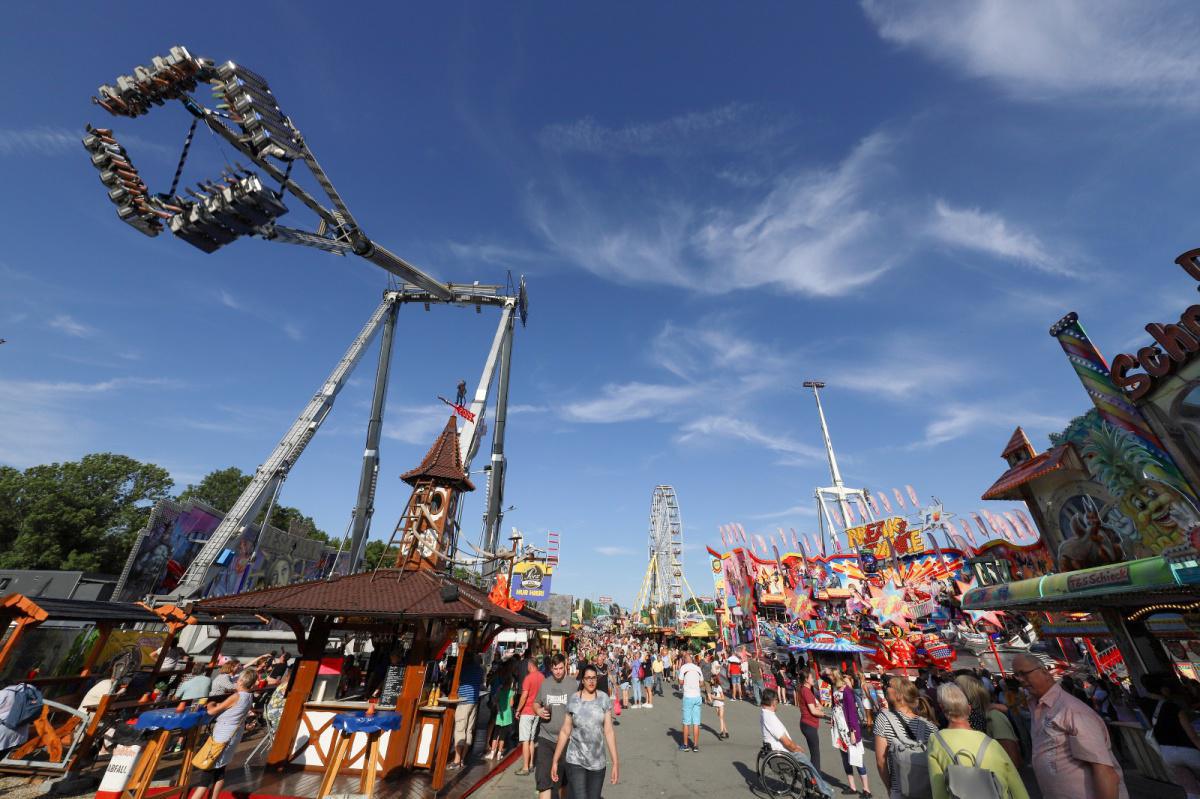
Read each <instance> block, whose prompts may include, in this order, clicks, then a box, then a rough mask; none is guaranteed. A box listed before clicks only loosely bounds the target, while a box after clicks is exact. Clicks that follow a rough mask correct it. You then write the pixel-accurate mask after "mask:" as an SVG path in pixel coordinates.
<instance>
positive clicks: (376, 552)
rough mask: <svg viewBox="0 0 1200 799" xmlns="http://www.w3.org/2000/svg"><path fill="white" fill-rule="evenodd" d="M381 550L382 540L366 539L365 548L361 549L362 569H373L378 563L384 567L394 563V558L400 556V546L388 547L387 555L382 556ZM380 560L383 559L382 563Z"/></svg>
mask: <svg viewBox="0 0 1200 799" xmlns="http://www.w3.org/2000/svg"><path fill="white" fill-rule="evenodd" d="M383 550H384V542H383V541H368V542H367V546H366V549H364V550H363V569H364V570H367V569H369V570H371V571H374V570H375V568H376V567H377V566H380V565H382V566H383V568H385V569H386V568H390V567H391V566H393V565H395V563H396V558H398V557H400V547H397V546H393V547H388V550H387V557H384V552H383ZM380 560H382V561H383V562H382V564H381V563H380Z"/></svg>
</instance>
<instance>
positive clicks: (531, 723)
mask: <svg viewBox="0 0 1200 799" xmlns="http://www.w3.org/2000/svg"><path fill="white" fill-rule="evenodd" d="M537 728H538V717H537V716H535V715H533V714H532V713H530V714H529V715H528V716H521V719H520V721H519V722H518V723H517V740H518V741H521V742H522V743H524V742H525V741H532V740H534V739H536V738H537Z"/></svg>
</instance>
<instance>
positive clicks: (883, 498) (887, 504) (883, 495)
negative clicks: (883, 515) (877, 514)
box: [879, 491, 892, 516]
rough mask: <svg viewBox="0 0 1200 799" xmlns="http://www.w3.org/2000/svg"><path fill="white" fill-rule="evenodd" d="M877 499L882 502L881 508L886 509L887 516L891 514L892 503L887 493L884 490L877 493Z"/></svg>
mask: <svg viewBox="0 0 1200 799" xmlns="http://www.w3.org/2000/svg"><path fill="white" fill-rule="evenodd" d="M879 501H880V502H882V503H883V509H884V510H886V511H887V513H888V516H891V515H892V503H891V500H889V499H888V495H887V492H886V491H883V492H881V493H880V494H879Z"/></svg>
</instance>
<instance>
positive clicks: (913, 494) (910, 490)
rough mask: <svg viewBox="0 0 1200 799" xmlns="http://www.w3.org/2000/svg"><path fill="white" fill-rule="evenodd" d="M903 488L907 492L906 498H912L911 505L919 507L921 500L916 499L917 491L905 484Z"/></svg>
mask: <svg viewBox="0 0 1200 799" xmlns="http://www.w3.org/2000/svg"><path fill="white" fill-rule="evenodd" d="M904 490H905V491H907V492H908V498H909V499H911V500H912V504H913V507H914V508H919V507H920V506H921V501H920V500H919V499H917V492H916V491H913V487H912V486H905V487H904Z"/></svg>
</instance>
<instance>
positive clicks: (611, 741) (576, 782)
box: [550, 663, 621, 799]
mask: <svg viewBox="0 0 1200 799" xmlns="http://www.w3.org/2000/svg"><path fill="white" fill-rule="evenodd" d="M596 679H597V674H596V667H595V666H593V665H591V664H590V663H589V664H587V665H586V666H584V667H583V668H582V669H581V670H580V675H579V684H580V685H581V686H582V688H581V689H580V691H579V692H578V693H576V694H575V695H574V696H572V697H571V698H570V699H568V700H567V715H566V718H565V719H563V726H562V730H561V731H560V732H559V734H558V744H557V746H556V747H555V749H554V758H553V759H552V760H551V761H550V762H551V763H552V765H551V767H550V779H551V780H553V781H554V782H556V783H557V782H558V763H559V758H560V757H562V755H563V750H564V749H565V750H566V752H567V756H566V761H567V774H566V777H567V784H568V785H569V786H570V788H571V799H600V789H601V788H602V787H603V786H604V765H605V761H604V746H605V744H607V745H608V755H609V758H610V759H611V760H612V784H613V785H616V784H617V780H618V779H619V778H620V771H621V763H620V759H619V758H618V757H617V736H616V733H615V732H614V731H613V722H612V707H613V705H612V699H610V698H609V696H608V694H606V693H604V692H603V691H597V690H596Z"/></svg>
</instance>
